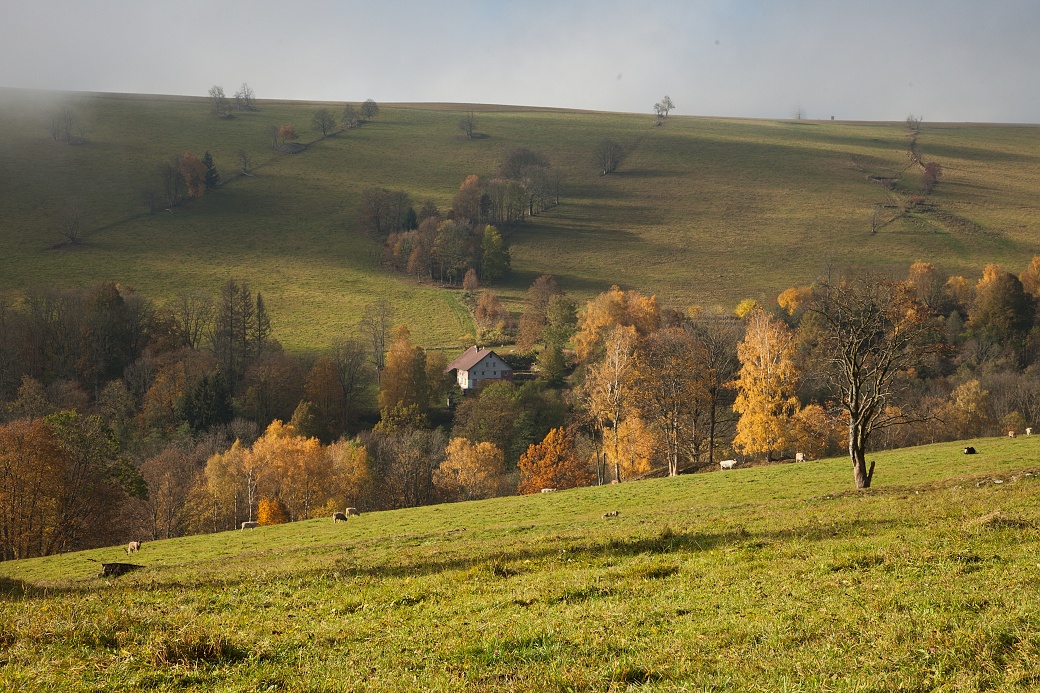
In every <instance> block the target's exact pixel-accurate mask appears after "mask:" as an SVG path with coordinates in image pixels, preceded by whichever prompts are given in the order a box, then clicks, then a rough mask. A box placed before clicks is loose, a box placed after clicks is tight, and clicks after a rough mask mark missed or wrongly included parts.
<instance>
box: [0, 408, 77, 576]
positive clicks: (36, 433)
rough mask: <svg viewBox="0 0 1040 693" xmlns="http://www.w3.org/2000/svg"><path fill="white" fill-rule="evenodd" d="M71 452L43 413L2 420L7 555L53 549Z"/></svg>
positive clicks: (0, 526) (0, 530) (0, 491)
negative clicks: (42, 418)
mask: <svg viewBox="0 0 1040 693" xmlns="http://www.w3.org/2000/svg"><path fill="white" fill-rule="evenodd" d="M70 458H71V455H70V454H69V453H68V452H67V451H66V450H65V449H63V447H62V445H61V442H60V441H59V440H58V439H57V437H56V436H55V435H54V432H53V431H52V430H51V428H50V427H49V426H48V425H47V424H45V423H44V422H43V420H41V419H36V420H33V421H29V420H26V419H22V420H19V421H13V422H11V423H9V424H6V425H0V536H2V537H3V542H2V543H0V550H2V556H3V560H11V559H19V558H29V557H32V556H42V555H45V554H48V553H53V546H54V544H55V542H54V540H55V539H56V537H55V533H56V526H57V523H58V499H59V496H60V495H61V492H62V489H61V480H62V479H63V478H64V477H65V474H66V470H67V469H68V467H69V466H70V463H71V459H70Z"/></svg>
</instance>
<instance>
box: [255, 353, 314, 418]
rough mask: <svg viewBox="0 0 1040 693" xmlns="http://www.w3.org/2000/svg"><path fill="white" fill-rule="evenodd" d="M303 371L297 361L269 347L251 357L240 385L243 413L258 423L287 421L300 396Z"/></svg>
mask: <svg viewBox="0 0 1040 693" xmlns="http://www.w3.org/2000/svg"><path fill="white" fill-rule="evenodd" d="M305 380H306V374H305V373H304V371H303V368H301V367H300V363H299V361H298V360H297V359H296V358H294V357H293V356H292V355H291V354H287V353H285V352H284V351H282V350H281V349H272V350H269V351H267V352H265V353H264V354H261V355H260V356H259V357H257V358H255V359H253V360H252V361H251V362H250V364H249V367H248V368H246V371H245V374H244V375H243V376H242V381H241V384H240V385H239V392H240V393H241V395H240V398H239V406H240V410H241V412H242V415H243V416H246V417H248V418H249V419H251V420H253V421H256V422H257V423H258V424H260V425H261V426H265V425H267V424H268V423H269V422H271V421H274V420H275V419H279V420H281V421H286V420H288V419H289V417H291V416H292V413H293V410H294V409H295V408H296V405H297V404H299V402H300V398H301V397H303V386H304V382H305Z"/></svg>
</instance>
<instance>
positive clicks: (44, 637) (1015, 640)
mask: <svg viewBox="0 0 1040 693" xmlns="http://www.w3.org/2000/svg"><path fill="white" fill-rule="evenodd" d="M966 444H971V445H974V446H975V447H977V448H978V450H979V453H980V454H978V455H975V456H971V457H968V456H964V455H962V454H961V447H962V446H964V445H966ZM1038 453H1040V439H1038V438H1036V437H1028V438H1018V439H1015V440H1008V439H982V440H975V441H965V442H962V443H944V444H939V445H932V446H925V447H921V448H913V449H906V450H895V451H888V452H881V453H877V455H876V457H877V460H878V476H877V477H876V487H875V488H873V489H871V490H870V491H868V492H851V491H849V488H850V486H851V479H850V475H849V470H848V462H847V460H845V459H835V460H821V461H818V462H807V463H800V464H788V465H774V466H768V467H755V468H750V469H740V470H734V471H732V472H718V473H711V474H700V475H694V476H684V477H677V478H672V479H658V480H651V481H644V482H638V483H626V484H621V485H614V486H604V487H594V488H585V489H574V490H570V491H561V492H558V493H554V494H539V495H536V496H528V497H510V498H499V499H493V500H489V501H478V502H469V503H457V504H452V505H439V506H428V507H422V508H411V509H405V510H396V511H388V512H379V513H368V514H363V515H362V516H360V517H359V518H354V519H351V520H350V521H349V522H347V523H346V524H342V523H333V522H332V521H330V520H328V519H320V520H310V521H306V522H298V523H293V524H286V525H278V526H271V527H261V528H259V529H257V530H254V531H232V532H222V533H217V534H211V535H205V536H194V537H186V538H181V539H172V540H167V541H160V542H154V543H146V544H145V545H144V547H143V549H142V551H141V552H140V553H139V554H137V555H135V556H134V557H133V558H132V559H127V558H126V556H124V555H123V553H122V550H121V549H120V548H119V547H112V548H106V549H97V550H93V551H87V552H81V553H75V554H66V555H61V556H51V557H46V558H39V559H31V560H26V561H13V562H7V563H0V588H2V595H3V596H2V599H0V653H2V657H0V660H2V661H0V687H3V688H4V689H5V690H12V691H15V690H40V689H46V690H54V691H79V690H100V689H104V690H141V689H149V690H158V691H166V690H183V689H185V688H196V689H208V690H308V691H342V690H358V691H362V690H381V691H382V690H387V691H396V690H401V691H404V690H438V691H440V690H443V691H449V690H460V689H466V690H482V691H497V690H521V689H522V690H560V691H565V690H586V691H592V690H626V689H627V688H629V687H631V686H642V688H640V689H639V690H714V691H751V690H762V691H766V690H769V691H778V690H787V691H854V690H855V691H863V690H872V691H887V690H918V691H926V690H928V691H932V690H950V691H952V690H1019V689H1021V690H1025V689H1032V688H1035V687H1036V686H1037V685H1038V683H1040V674H1038V673H1037V672H1038V671H1040V668H1038V666H1037V665H1038V663H1040V661H1038V660H1040V600H1038V598H1037V593H1036V586H1037V565H1038V560H1040V558H1038V557H1040V533H1038V527H1040V510H1038V508H1037V505H1036V497H1037V492H1038V490H1040V476H1037V474H1038V467H1037V457H1038ZM609 510H618V511H619V515H618V517H616V518H603V517H602V514H603V513H604V512H606V511H609ZM90 560H96V561H120V560H122V561H126V560H132V561H134V562H135V563H138V564H140V565H142V566H144V567H143V568H142V569H140V570H138V571H136V572H132V573H129V574H127V575H124V576H122V577H119V578H105V579H100V578H97V577H94V576H95V575H96V573H97V571H98V565H97V563H92V562H90Z"/></svg>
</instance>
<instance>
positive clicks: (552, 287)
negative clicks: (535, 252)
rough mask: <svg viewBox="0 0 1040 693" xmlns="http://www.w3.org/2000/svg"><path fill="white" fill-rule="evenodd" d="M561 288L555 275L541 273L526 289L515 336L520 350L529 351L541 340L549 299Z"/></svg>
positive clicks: (561, 291)
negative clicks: (517, 331)
mask: <svg viewBox="0 0 1040 693" xmlns="http://www.w3.org/2000/svg"><path fill="white" fill-rule="evenodd" d="M562 293H563V289H561V288H560V285H559V283H558V282H557V281H556V279H555V277H553V276H552V275H549V274H543V275H542V276H540V277H538V278H537V279H535V280H534V283H532V284H531V287H530V288H529V289H528V290H527V295H526V297H525V298H524V312H523V313H522V314H521V315H520V328H519V334H518V335H517V338H516V346H517V348H518V349H520V350H521V351H529V350H531V349H532V348H534V345H535V344H537V343H539V342H541V341H542V330H544V328H545V313H546V310H547V309H548V307H549V300H550V299H551V298H552V297H553V296H556V295H558V294H562Z"/></svg>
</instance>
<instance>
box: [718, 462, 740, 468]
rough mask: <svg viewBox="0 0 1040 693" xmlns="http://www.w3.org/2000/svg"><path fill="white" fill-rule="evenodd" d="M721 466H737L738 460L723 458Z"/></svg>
mask: <svg viewBox="0 0 1040 693" xmlns="http://www.w3.org/2000/svg"><path fill="white" fill-rule="evenodd" d="M719 466H720V467H722V468H723V469H733V468H734V467H736V466H737V461H736V460H722V461H721V462H719Z"/></svg>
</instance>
